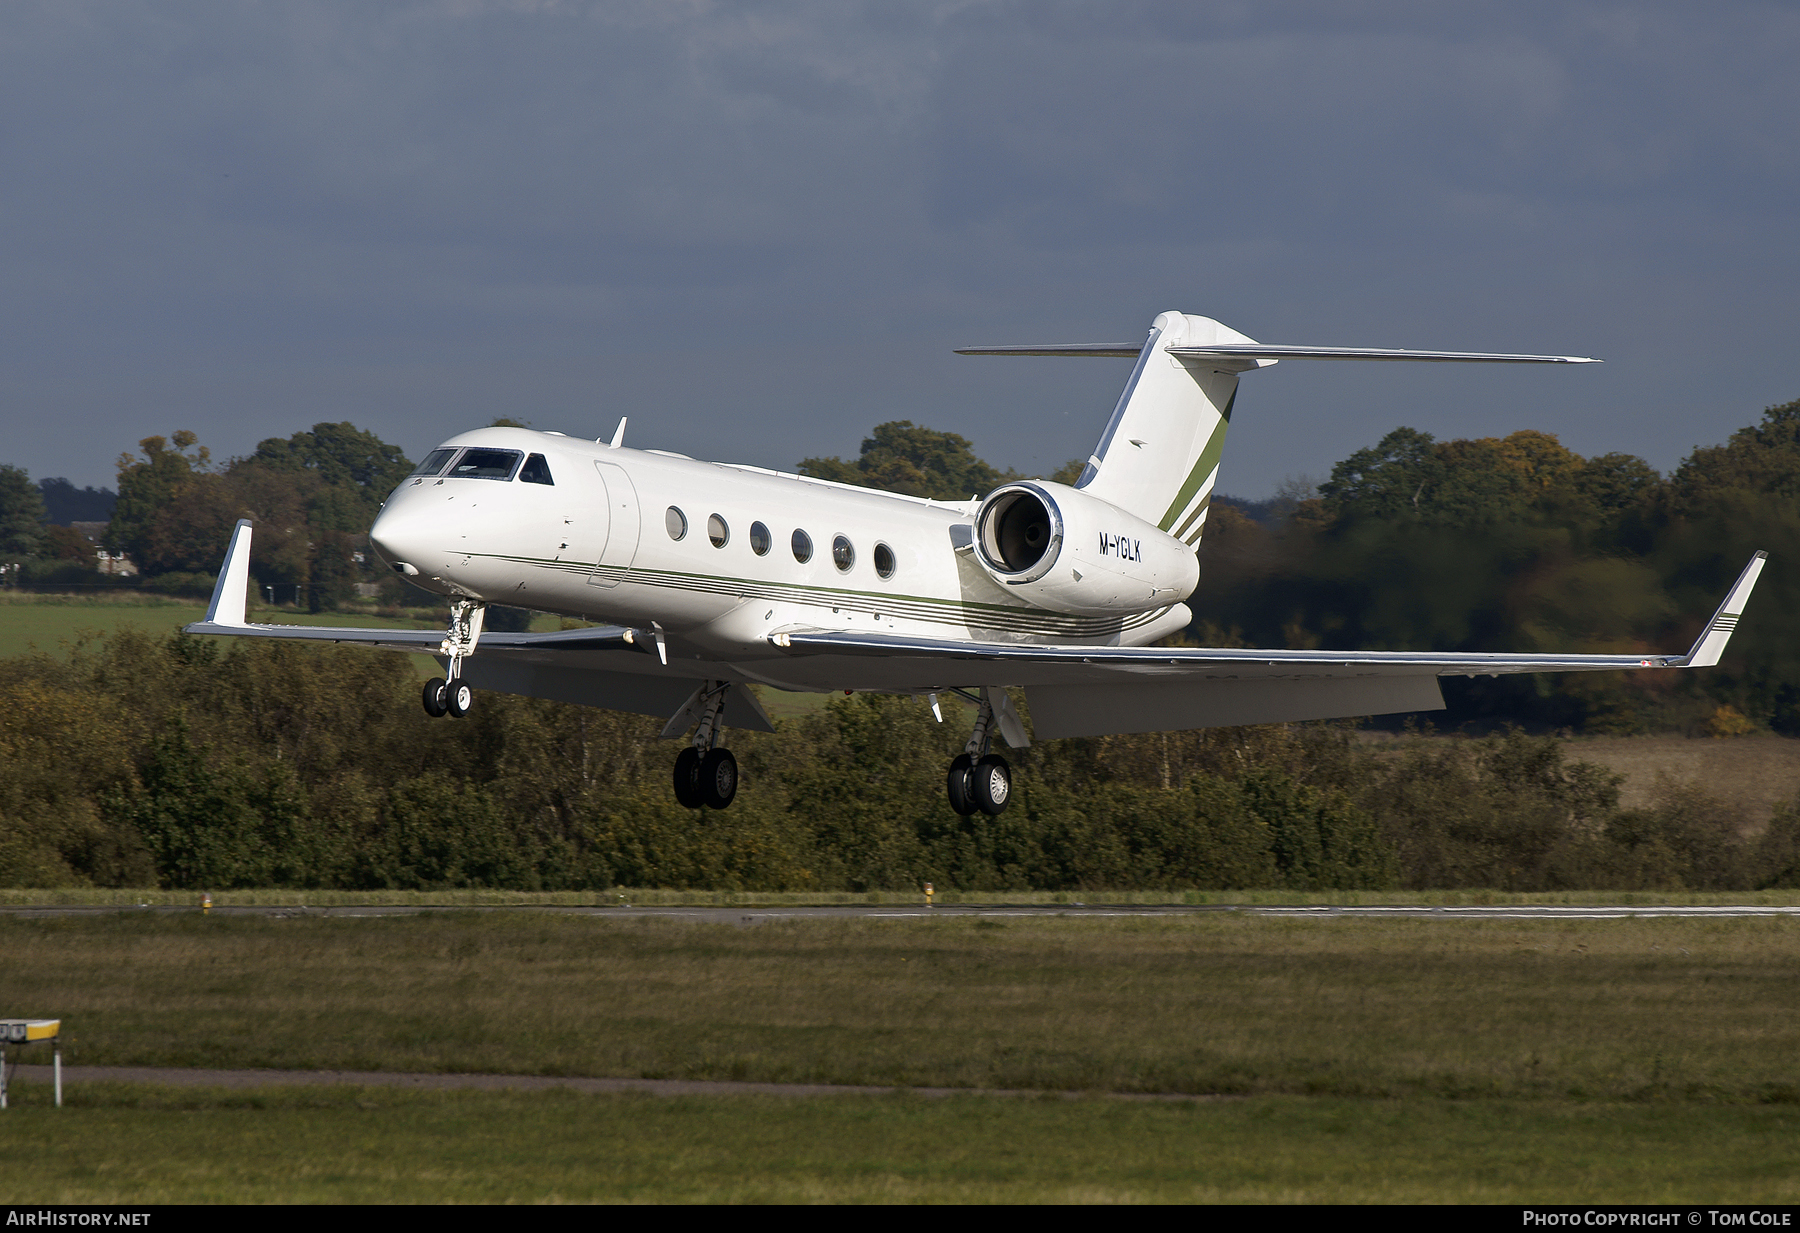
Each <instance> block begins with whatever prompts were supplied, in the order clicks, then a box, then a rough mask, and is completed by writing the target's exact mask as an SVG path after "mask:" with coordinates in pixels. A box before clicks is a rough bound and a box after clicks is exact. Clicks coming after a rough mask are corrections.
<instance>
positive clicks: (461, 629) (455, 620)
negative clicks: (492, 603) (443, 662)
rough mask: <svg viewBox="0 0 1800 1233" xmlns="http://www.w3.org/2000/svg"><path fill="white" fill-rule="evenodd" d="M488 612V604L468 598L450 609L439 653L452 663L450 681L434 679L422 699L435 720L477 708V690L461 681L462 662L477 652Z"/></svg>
mask: <svg viewBox="0 0 1800 1233" xmlns="http://www.w3.org/2000/svg"><path fill="white" fill-rule="evenodd" d="M486 613H487V605H486V604H478V603H475V602H473V601H472V600H466V599H465V600H463V601H462V602H460V603H457V604H454V605H452V606H451V608H450V627H449V628H448V629H447V630H446V631H445V632H444V641H443V643H442V645H440V646H439V647H438V653H439V654H440V655H445V656H448V657H449V660H450V665H449V669H448V679H447V680H446V679H445V678H444V677H441V676H435V677H432V678H431V679H430V680H429V681H426V682H425V690H424V692H423V693H422V694H421V695H420V698H419V701H420V702H421V703H422V704H423V705H424V707H425V713H426V714H427V715H429V716H431V717H432V718H433V719H439V718H441V717H443V716H444V715H450V716H453V717H454V718H456V719H461V718H462V717H463V716H464V715H467V714H468V713H469V712H470V711H471V710H473V709H474V707H475V691H474V690H473V689H471V688H470V687H469V684H468V682H467V681H464V680H462V661H463V660H465V659H467V658H468V657H469V656H471V655H473V654H474V653H475V644H476V643H478V642H480V641H481V619H482V617H483V616H484V615H485V614H486Z"/></svg>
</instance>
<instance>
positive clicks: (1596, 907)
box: [0, 903, 1800, 925]
mask: <svg viewBox="0 0 1800 1233" xmlns="http://www.w3.org/2000/svg"><path fill="white" fill-rule="evenodd" d="M198 911H200V909H199V908H198V907H166V906H158V907H146V906H137V907H131V906H105V907H88V906H56V905H43V906H20V907H11V906H0V913H4V914H5V915H8V916H15V917H52V916H95V915H102V914H109V913H120V912H141V913H146V914H147V913H159V914H165V915H169V914H189V915H191V914H193V913H196V912H198ZM434 912H483V913H503V912H549V913H556V914H561V915H566V916H611V917H620V918H626V917H659V918H662V919H668V920H688V921H696V922H707V923H714V924H736V925H754V924H761V923H764V922H767V921H776V920H834V919H863V920H930V919H934V918H942V917H957V916H983V917H1009V916H1046V917H1048V916H1060V917H1069V918H1077V919H1079V918H1104V917H1145V916H1196V915H1206V914H1216V913H1220V912H1241V913H1243V914H1245V915H1247V916H1282V917H1292V918H1296V919H1305V920H1386V919H1394V918H1408V919H1417V920H1444V921H1449V920H1624V919H1630V918H1634V917H1637V918H1646V917H1687V918H1701V919H1706V918H1713V919H1739V918H1744V917H1774V916H1793V917H1800V906H1771V905H1762V904H1742V905H1735V904H1694V905H1682V904H1675V905H1665V904H1630V905H1614V904H1593V905H1582V904H1557V905H1548V904H1498V905H1493V906H1457V907H1433V906H1430V905H1426V904H1385V905H1381V906H1374V907H1332V906H1315V905H1307V904H1292V905H1283V904H1266V905H1254V906H1252V905H1243V904H1147V905H1137V904H1122V905H1121V904H1099V903H1096V904H1085V903H1059V904H941V905H938V906H935V907H925V906H923V905H920V906H918V907H903V906H900V905H895V904H845V905H832V906H823V907H638V906H635V905H632V904H619V905H609V906H606V907H580V906H573V905H569V906H557V905H538V904H530V905H521V906H507V907H462V906H455V905H446V906H441V907H436V906H433V907H411V906H393V905H381V904H360V905H359V904H351V905H346V906H341V907H328V908H326V907H293V906H289V907H260V906H226V905H220V906H215V907H214V908H213V909H212V915H214V916H265V917H271V918H275V919H296V918H300V917H334V918H339V917H361V916H419V915H424V914H427V913H434Z"/></svg>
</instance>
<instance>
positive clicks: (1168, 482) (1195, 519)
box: [957, 312, 1699, 654]
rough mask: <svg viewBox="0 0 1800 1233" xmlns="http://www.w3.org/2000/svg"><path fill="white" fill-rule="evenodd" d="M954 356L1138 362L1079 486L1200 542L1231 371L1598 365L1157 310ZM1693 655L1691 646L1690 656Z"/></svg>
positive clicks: (1234, 375) (1226, 416) (1227, 417)
mask: <svg viewBox="0 0 1800 1233" xmlns="http://www.w3.org/2000/svg"><path fill="white" fill-rule="evenodd" d="M957 354H958V355H1088V356H1113V357H1117V358H1119V359H1129V358H1130V357H1132V356H1134V355H1135V356H1136V357H1137V367H1136V368H1134V369H1132V370H1131V380H1130V381H1128V382H1126V384H1125V392H1124V393H1123V394H1121V395H1119V405H1118V407H1117V408H1115V409H1114V411H1113V415H1112V420H1111V421H1110V422H1109V423H1108V424H1107V425H1106V434H1105V435H1104V436H1102V437H1101V438H1100V444H1099V445H1098V446H1096V447H1095V449H1094V453H1093V455H1092V456H1091V457H1090V458H1089V459H1088V465H1087V468H1086V469H1085V470H1084V471H1082V473H1081V478H1080V479H1079V480H1077V481H1076V482H1075V486H1076V487H1077V488H1082V489H1085V490H1086V491H1087V492H1088V494H1089V495H1091V496H1096V497H1099V498H1100V499H1101V500H1102V501H1107V502H1110V503H1111V504H1113V505H1116V506H1118V507H1119V508H1120V509H1123V510H1125V511H1127V512H1129V513H1132V514H1136V515H1137V516H1138V517H1139V518H1142V519H1144V520H1145V521H1146V522H1151V523H1154V524H1155V525H1157V526H1158V527H1161V528H1162V529H1163V530H1164V531H1167V532H1168V533H1169V534H1171V535H1173V536H1175V537H1177V538H1178V539H1182V540H1185V541H1186V542H1187V543H1189V544H1198V543H1199V542H1200V533H1201V531H1202V530H1203V529H1204V528H1205V526H1206V510H1207V506H1208V505H1210V504H1211V503H1212V492H1213V481H1214V480H1215V479H1217V478H1218V474H1219V456H1220V455H1221V454H1222V453H1224V450H1225V430H1226V429H1227V428H1228V427H1230V426H1231V406H1232V403H1233V402H1234V401H1236V399H1237V383H1238V374H1239V373H1243V372H1248V371H1249V370H1250V369H1253V368H1267V367H1268V366H1269V365H1271V364H1275V363H1277V362H1279V361H1281V360H1378V361H1382V360H1412V361H1418V360H1423V361H1427V362H1430V363H1445V362H1449V363H1477V364H1597V363H1599V361H1598V360H1594V359H1590V358H1588V357H1587V356H1580V355H1512V354H1503V353H1498V352H1489V351H1399V350H1393V349H1391V348H1382V347H1301V346H1293V345H1289V344H1282V343H1259V342H1257V341H1255V340H1254V339H1251V338H1246V337H1245V336H1244V335H1242V334H1240V333H1238V332H1237V331H1236V330H1234V329H1231V328H1230V327H1229V326H1224V325H1220V324H1219V323H1218V322H1217V321H1214V320H1213V319H1212V318H1211V317H1194V316H1189V315H1187V314H1185V313H1175V312H1169V313H1163V314H1162V315H1161V316H1159V317H1157V319H1156V322H1155V323H1154V324H1153V325H1152V326H1151V327H1150V337H1149V339H1148V340H1147V341H1145V343H1144V344H1143V346H1141V347H1139V346H1136V345H1134V344H1131V343H1070V344H1057V345H1054V346H1007V347H968V348H962V349H959V350H958V351H957ZM1698 653H1699V649H1698V648H1696V654H1698Z"/></svg>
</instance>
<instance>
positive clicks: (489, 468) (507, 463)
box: [450, 449, 524, 480]
mask: <svg viewBox="0 0 1800 1233" xmlns="http://www.w3.org/2000/svg"><path fill="white" fill-rule="evenodd" d="M523 457H524V454H523V453H522V452H521V451H519V450H478V449H469V450H464V451H463V452H462V457H461V458H458V459H457V460H456V465H455V466H453V467H451V468H450V474H451V476H452V477H453V478H456V479H497V480H509V479H511V478H512V477H513V471H514V470H515V469H517V467H518V465H519V459H521V458H523Z"/></svg>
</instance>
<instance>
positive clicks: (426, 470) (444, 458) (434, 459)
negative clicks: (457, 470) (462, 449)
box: [413, 449, 456, 475]
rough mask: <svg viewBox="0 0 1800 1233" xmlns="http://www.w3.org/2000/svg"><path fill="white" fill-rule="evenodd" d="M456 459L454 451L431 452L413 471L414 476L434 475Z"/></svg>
mask: <svg viewBox="0 0 1800 1233" xmlns="http://www.w3.org/2000/svg"><path fill="white" fill-rule="evenodd" d="M454 457H456V451H455V450H453V449H452V450H432V451H431V453H429V454H427V455H425V461H424V462H422V463H420V464H419V465H418V466H417V467H415V468H414V469H413V474H414V475H436V474H437V473H438V472H440V471H442V470H443V469H444V464H445V463H447V462H449V461H450V460H451V459H452V458H454Z"/></svg>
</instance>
